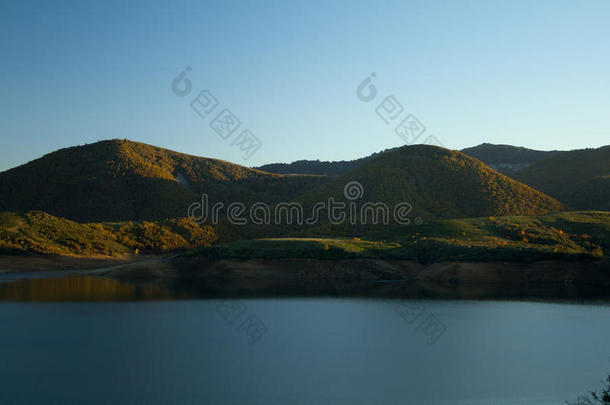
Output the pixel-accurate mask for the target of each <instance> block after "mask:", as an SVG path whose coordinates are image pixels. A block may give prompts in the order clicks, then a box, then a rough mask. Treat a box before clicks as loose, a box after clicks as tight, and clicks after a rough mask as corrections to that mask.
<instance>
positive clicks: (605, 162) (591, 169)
mask: <svg viewBox="0 0 610 405" xmlns="http://www.w3.org/2000/svg"><path fill="white" fill-rule="evenodd" d="M609 176H610V145H608V146H603V147H601V148H597V149H580V150H574V151H569V152H560V153H558V154H556V155H553V156H551V157H549V158H547V159H544V160H541V161H539V162H536V163H534V164H532V165H531V166H529V167H527V168H525V169H523V170H521V171H520V172H519V173H517V174H516V175H515V178H516V179H518V180H519V181H522V182H524V183H526V184H528V185H530V186H532V187H534V188H536V189H538V190H541V191H543V192H544V193H546V194H548V195H551V196H553V197H555V198H557V199H558V200H560V201H561V202H563V203H565V204H566V205H568V206H569V207H571V208H574V209H598V210H610V180H609Z"/></svg>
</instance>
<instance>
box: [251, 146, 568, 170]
mask: <svg viewBox="0 0 610 405" xmlns="http://www.w3.org/2000/svg"><path fill="white" fill-rule="evenodd" d="M395 149H398V148H391V149H386V150H384V151H382V152H378V153H373V154H372V155H369V156H366V157H364V158H360V159H355V160H347V161H345V160H342V161H319V160H297V161H294V162H292V163H270V164H266V165H262V166H258V167H256V169H259V170H264V171H267V172H271V173H280V174H317V175H326V176H339V175H341V174H345V173H347V172H349V171H351V170H354V169H356V168H358V167H360V166H362V165H363V164H365V163H366V162H368V161H370V160H371V159H373V158H375V157H377V156H379V155H380V154H383V153H386V152H390V151H392V150H395ZM461 152H463V153H465V154H466V155H468V156H471V157H473V158H476V159H479V160H480V161H481V162H483V163H485V164H486V165H488V166H489V167H491V168H492V169H494V170H497V171H499V172H501V173H504V174H508V175H510V174H513V173H514V172H516V171H518V170H521V169H523V168H525V167H527V166H529V165H530V164H532V163H534V162H536V161H538V160H541V159H544V158H547V157H549V156H552V155H554V154H556V153H557V152H558V151H541V150H534V149H528V148H524V147H521V146H511V145H494V144H491V143H482V144H480V145H477V146H473V147H470V148H465V149H462V150H461Z"/></svg>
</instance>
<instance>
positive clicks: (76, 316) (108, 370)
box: [0, 277, 610, 405]
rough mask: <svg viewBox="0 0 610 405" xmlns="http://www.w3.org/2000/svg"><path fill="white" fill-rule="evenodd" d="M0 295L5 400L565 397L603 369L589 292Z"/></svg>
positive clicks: (535, 400)
mask: <svg viewBox="0 0 610 405" xmlns="http://www.w3.org/2000/svg"><path fill="white" fill-rule="evenodd" d="M0 300H2V302H1V303H0V403H2V404H4V403H7V404H12V403H24V404H25V403H56V404H86V403H91V404H106V403H108V404H139V403H141V404H168V403H185V404H244V403H251V404H265V405H268V404H562V403H564V401H565V400H573V399H575V398H576V396H578V395H580V394H584V393H586V392H587V391H588V390H589V389H597V388H599V387H600V386H601V383H600V381H601V379H602V378H604V377H605V375H606V374H607V372H608V371H610V361H609V356H610V307H609V306H607V305H606V304H605V303H603V302H599V301H596V302H594V303H588V304H583V303H582V302H572V301H564V302H559V303H558V302H544V301H536V302H524V301H492V300H484V301H482V300H446V299H444V300H443V299H414V298H412V297H408V296H407V297H406V298H400V297H394V296H393V297H392V298H383V297H378V296H377V297H374V298H367V297H358V296H347V297H346V296H343V297H341V296H309V297H307V296H282V297H273V296H265V297H250V296H248V298H240V295H239V294H233V295H231V296H224V297H218V298H210V297H209V296H206V294H200V295H198V294H194V293H193V291H181V290H179V289H176V288H175V286H173V287H172V288H165V287H164V286H163V285H159V284H151V285H144V286H142V285H133V284H129V283H125V282H118V281H114V280H107V279H101V278H96V277H62V278H55V279H40V278H36V279H28V280H17V281H11V280H8V279H5V280H4V281H2V282H0ZM431 322H432V323H431ZM430 342H432V344H430Z"/></svg>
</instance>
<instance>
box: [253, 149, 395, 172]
mask: <svg viewBox="0 0 610 405" xmlns="http://www.w3.org/2000/svg"><path fill="white" fill-rule="evenodd" d="M395 149H397V148H391V149H386V150H384V151H381V152H376V153H373V154H372V155H369V156H366V157H363V158H360V159H354V160H338V161H320V160H296V161H294V162H292V163H269V164H266V165H262V166H258V167H255V169H258V170H264V171H266V172H270V173H279V174H313V175H322V176H339V175H341V174H345V173H347V172H349V171H352V170H354V169H356V168H358V167H360V166H362V165H363V164H364V163H366V162H368V161H369V160H371V159H374V158H376V157H377V156H379V155H381V154H383V153H386V152H389V151H392V150H395Z"/></svg>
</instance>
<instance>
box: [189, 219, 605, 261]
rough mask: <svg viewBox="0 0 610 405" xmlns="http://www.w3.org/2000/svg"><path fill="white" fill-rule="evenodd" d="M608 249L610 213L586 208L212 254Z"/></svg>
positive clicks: (387, 255) (510, 256) (506, 257)
mask: <svg viewBox="0 0 610 405" xmlns="http://www.w3.org/2000/svg"><path fill="white" fill-rule="evenodd" d="M609 251H610V213H608V212H603V211H584V212H569V213H558V214H549V215H541V216H533V217H526V216H507V217H487V218H471V219H455V220H441V221H434V222H430V223H428V224H424V225H420V226H416V225H411V226H405V227H401V228H397V229H396V228H395V229H392V230H388V231H378V232H373V233H370V234H366V235H358V236H353V237H350V238H345V237H342V238H269V239H254V240H242V241H237V242H231V243H226V244H221V245H217V246H210V247H206V248H203V249H200V250H197V251H195V252H191V253H188V254H189V255H199V256H204V257H210V258H237V259H249V258H260V259H273V258H318V259H349V258H379V259H409V260H418V261H421V262H432V261H535V260H581V259H590V260H595V259H601V258H605V257H607V254H608V253H607V252H609Z"/></svg>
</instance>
